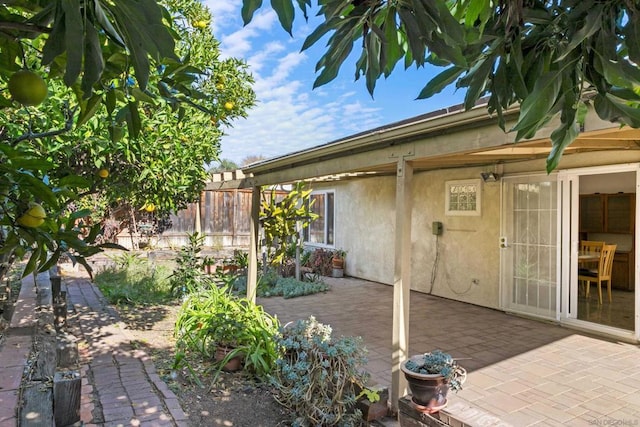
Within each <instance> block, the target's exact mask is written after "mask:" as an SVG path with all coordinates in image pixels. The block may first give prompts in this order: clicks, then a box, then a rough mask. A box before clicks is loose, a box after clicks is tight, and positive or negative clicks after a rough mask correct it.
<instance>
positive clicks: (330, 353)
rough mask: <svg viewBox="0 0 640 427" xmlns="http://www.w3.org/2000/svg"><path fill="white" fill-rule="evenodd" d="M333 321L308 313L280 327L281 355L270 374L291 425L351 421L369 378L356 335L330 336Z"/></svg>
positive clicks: (355, 419) (357, 413) (356, 417)
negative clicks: (335, 337)
mask: <svg viewBox="0 0 640 427" xmlns="http://www.w3.org/2000/svg"><path fill="white" fill-rule="evenodd" d="M331 332H332V331H331V327H330V326H328V325H323V324H322V323H319V322H317V321H316V319H315V318H314V317H313V316H312V317H309V319H307V320H299V321H297V322H296V323H295V324H293V325H289V326H287V327H285V328H283V329H282V330H281V336H280V338H279V343H278V344H279V345H280V346H281V347H282V348H283V350H284V355H283V357H282V358H281V359H279V360H278V362H277V364H276V368H275V369H274V371H273V373H272V376H271V383H272V385H273V386H274V387H275V388H276V390H277V395H276V399H277V400H278V402H280V403H281V404H282V405H283V406H285V407H286V408H288V409H289V410H290V411H291V413H292V425H294V426H301V427H302V426H320V425H321V426H354V425H359V424H360V423H361V416H362V414H361V413H360V411H359V410H357V409H356V408H355V405H356V402H357V397H358V394H360V390H362V389H363V388H364V386H365V384H366V382H367V380H368V374H367V373H366V372H365V371H364V370H363V366H364V365H365V364H366V362H367V360H366V357H365V354H366V350H365V348H364V347H363V346H362V341H361V339H360V338H354V337H341V338H340V339H338V340H334V339H332V337H331Z"/></svg>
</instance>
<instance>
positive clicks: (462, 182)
mask: <svg viewBox="0 0 640 427" xmlns="http://www.w3.org/2000/svg"><path fill="white" fill-rule="evenodd" d="M464 185H474V186H475V188H476V191H475V195H476V208H475V209H474V210H455V209H451V189H452V188H453V187H455V186H464ZM444 191H445V202H444V203H445V205H444V210H445V212H444V214H445V215H446V216H480V215H481V214H482V180H481V179H480V178H478V179H462V180H456V181H446V182H445V190H444Z"/></svg>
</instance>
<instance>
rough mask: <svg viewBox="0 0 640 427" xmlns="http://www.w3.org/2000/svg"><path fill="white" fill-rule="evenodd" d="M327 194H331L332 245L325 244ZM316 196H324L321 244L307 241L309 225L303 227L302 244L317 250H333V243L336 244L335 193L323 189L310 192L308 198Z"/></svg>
mask: <svg viewBox="0 0 640 427" xmlns="http://www.w3.org/2000/svg"><path fill="white" fill-rule="evenodd" d="M328 194H333V212H331V214H332V217H333V243H331V244H329V243H326V242H327V240H328V236H329V232H328V229H327V228H328V221H327V220H326V218H327V213H328V211H329V206H328V205H329V203H327V201H328V199H329V198H328ZM317 195H324V197H325V207H324V212H323V216H324V218H325V221H324V230H323V243H319V242H310V241H309V237H310V236H311V230H310V225H309V226H307V227H305V230H306V231H305V232H304V233H303V243H304V244H305V246H313V247H318V248H335V247H336V246H335V242H336V236H335V229H336V191H335V189H333V188H331V189H323V190H314V191H312V192H311V194H310V195H309V197H310V198H311V197H313V196H317ZM309 202H311V200H309Z"/></svg>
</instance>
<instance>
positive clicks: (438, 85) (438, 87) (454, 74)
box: [417, 66, 464, 99]
mask: <svg viewBox="0 0 640 427" xmlns="http://www.w3.org/2000/svg"><path fill="white" fill-rule="evenodd" d="M463 72H464V69H463V68H460V67H456V66H453V67H450V68H448V69H446V70H445V71H443V72H441V73H440V74H438V75H437V76H435V77H434V78H432V79H431V80H430V81H429V83H427V85H426V86H425V87H424V88H422V91H420V94H419V95H418V98H417V99H425V98H430V97H432V96H433V95H435V94H436V93H440V92H441V91H442V90H443V89H444V88H446V87H447V86H449V85H450V84H451V83H453V82H454V81H456V80H457V78H458V77H460V74H462V73H463Z"/></svg>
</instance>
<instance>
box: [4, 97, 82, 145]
mask: <svg viewBox="0 0 640 427" xmlns="http://www.w3.org/2000/svg"><path fill="white" fill-rule="evenodd" d="M77 109H78V107H77V106H75V107H73V108H69V106H68V105H67V104H65V106H64V108H63V114H64V117H65V124H64V128H62V129H56V130H50V131H47V132H36V133H33V132H31V130H29V132H27V133H25V134H24V135H21V136H19V137H17V138H16V139H14V140H13V141H11V144H12V145H16V144H17V143H19V142H21V141H24V140H27V139H36V138H46V137H49V136H57V135H61V134H63V133H66V132H69V131H70V130H71V129H73V119H74V117H75V114H76V110H77Z"/></svg>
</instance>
